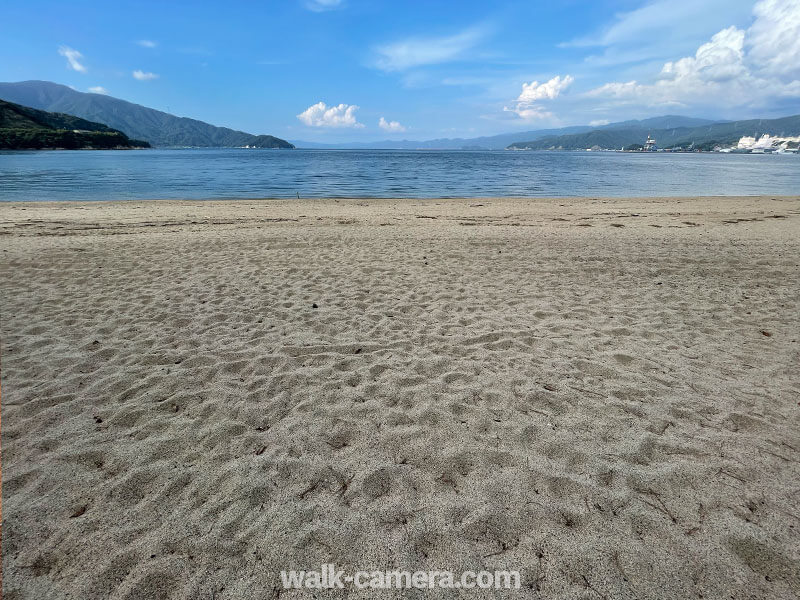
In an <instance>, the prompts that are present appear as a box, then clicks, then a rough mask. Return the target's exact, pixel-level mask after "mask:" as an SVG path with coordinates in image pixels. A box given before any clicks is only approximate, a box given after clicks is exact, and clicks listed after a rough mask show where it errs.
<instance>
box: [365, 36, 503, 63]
mask: <svg viewBox="0 0 800 600" xmlns="http://www.w3.org/2000/svg"><path fill="white" fill-rule="evenodd" d="M487 34H488V31H487V29H486V28H485V27H472V28H470V29H465V30H464V31H462V32H460V33H457V34H455V35H450V36H445V37H436V38H417V37H415V38H408V39H405V40H401V41H399V42H394V43H391V44H386V45H383V46H378V47H377V48H376V49H375V52H376V54H377V57H376V58H375V61H374V65H375V66H376V67H378V68H379V69H381V70H383V71H404V70H406V69H410V68H412V67H419V66H424V65H433V64H438V63H444V62H450V61H454V60H458V59H459V58H462V57H463V56H464V55H465V54H466V53H467V52H468V51H469V50H471V49H472V48H474V47H475V46H476V45H477V44H478V43H479V42H480V41H481V40H482V39H483V38H485V37H486V35H487Z"/></svg>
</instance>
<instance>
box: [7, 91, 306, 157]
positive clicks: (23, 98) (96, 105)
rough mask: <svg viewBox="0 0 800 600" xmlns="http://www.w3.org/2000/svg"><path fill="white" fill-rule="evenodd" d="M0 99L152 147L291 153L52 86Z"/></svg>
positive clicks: (276, 144)
mask: <svg viewBox="0 0 800 600" xmlns="http://www.w3.org/2000/svg"><path fill="white" fill-rule="evenodd" d="M0 98H2V99H4V100H7V101H10V102H14V103H17V104H22V105H24V106H29V107H32V108H36V109H39V110H44V111H55V112H60V113H68V114H70V115H75V116H77V117H80V118H83V119H88V120H90V121H95V122H99V123H105V124H106V125H108V126H109V127H111V128H114V129H117V130H119V131H123V132H125V133H126V134H127V135H128V136H130V137H132V138H137V139H142V140H147V141H148V142H149V143H150V144H151V145H153V146H204V147H239V146H251V147H256V148H293V147H294V146H292V144H290V143H289V142H287V141H286V140H282V139H280V138H277V137H273V136H271V135H252V134H250V133H245V132H243V131H235V130H233V129H228V128H227V127H215V126H214V125H209V124H208V123H204V122H203V121H198V120H196V119H189V118H186V117H176V116H175V115H171V114H169V113H165V112H162V111H160V110H155V109H153V108H147V107H145V106H141V105H139V104H134V103H132V102H127V101H125V100H120V99H118V98H112V97H111V96H105V95H103V94H89V93H84V92H78V91H76V90H73V89H72V88H70V87H68V86H66V85H60V84H58V83H52V82H50V81H20V82H17V83H0Z"/></svg>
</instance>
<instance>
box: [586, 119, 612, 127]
mask: <svg viewBox="0 0 800 600" xmlns="http://www.w3.org/2000/svg"><path fill="white" fill-rule="evenodd" d="M609 123H611V121H609V120H608V119H595V120H594V121H589V125H590V126H592V127H602V126H603V125H608V124H609Z"/></svg>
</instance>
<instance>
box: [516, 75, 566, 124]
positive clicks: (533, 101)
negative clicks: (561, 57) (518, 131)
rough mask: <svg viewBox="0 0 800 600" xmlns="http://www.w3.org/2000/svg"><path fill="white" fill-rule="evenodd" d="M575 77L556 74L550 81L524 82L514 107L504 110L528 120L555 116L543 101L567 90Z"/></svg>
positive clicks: (553, 98)
mask: <svg viewBox="0 0 800 600" xmlns="http://www.w3.org/2000/svg"><path fill="white" fill-rule="evenodd" d="M574 80H575V79H574V78H573V77H572V76H571V75H564V77H561V76H560V75H556V76H555V77H553V78H552V79H550V80H549V81H545V82H543V83H539V82H538V81H531V82H530V83H523V84H522V92H521V93H520V95H519V96H518V97H517V100H516V103H515V105H514V106H513V107H511V108H509V107H505V109H504V110H506V111H509V112H513V113H516V114H517V115H519V116H520V117H521V118H523V119H526V120H533V119H546V118H550V117H552V116H553V113H552V112H550V111H549V110H547V108H545V106H544V105H542V104H541V101H543V100H544V101H547V100H555V99H556V98H558V97H559V96H560V95H561V92H563V91H564V90H566V89H567V88H568V87H569V86H570V85H572V82H573V81H574Z"/></svg>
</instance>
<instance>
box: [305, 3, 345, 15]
mask: <svg viewBox="0 0 800 600" xmlns="http://www.w3.org/2000/svg"><path fill="white" fill-rule="evenodd" d="M305 5H306V8H307V9H308V10H313V11H314V12H325V11H326V10H336V9H337V8H341V7H342V6H343V5H344V3H343V2H342V0H306V2H305Z"/></svg>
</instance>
